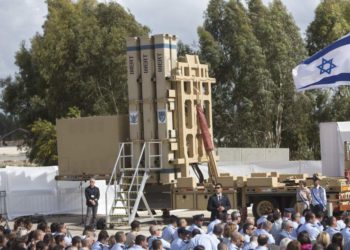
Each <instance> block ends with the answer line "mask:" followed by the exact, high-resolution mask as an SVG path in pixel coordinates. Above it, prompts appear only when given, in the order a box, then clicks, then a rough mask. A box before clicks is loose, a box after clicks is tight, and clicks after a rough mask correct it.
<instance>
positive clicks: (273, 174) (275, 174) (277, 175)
mask: <svg viewBox="0 0 350 250" xmlns="http://www.w3.org/2000/svg"><path fill="white" fill-rule="evenodd" d="M270 176H271V177H280V174H279V173H277V172H271V174H270Z"/></svg>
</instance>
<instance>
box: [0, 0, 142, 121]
mask: <svg viewBox="0 0 350 250" xmlns="http://www.w3.org/2000/svg"><path fill="white" fill-rule="evenodd" d="M47 4H48V16H47V20H46V21H45V23H44V25H43V34H42V35H41V34H36V35H35V36H34V37H33V38H32V40H31V47H30V48H27V47H26V46H25V44H24V43H23V44H22V45H21V47H20V50H19V51H18V52H17V54H16V64H17V65H18V67H19V72H18V74H17V75H16V77H15V79H14V80H10V81H3V85H4V87H5V89H4V93H3V101H2V103H1V107H2V108H3V109H4V110H5V112H9V113H11V114H13V115H16V116H18V118H19V121H20V123H21V125H22V126H28V125H30V124H32V123H33V122H34V121H36V120H38V119H39V118H41V119H45V120H48V121H50V122H54V121H55V119H56V118H57V117H62V116H63V115H65V114H66V112H67V110H68V108H69V107H72V106H76V107H78V108H79V109H80V110H81V112H82V115H83V116H87V115H98V114H119V113H126V112H127V92H126V70H125V64H126V53H125V51H126V42H125V38H126V37H128V36H139V35H146V34H148V31H149V30H148V28H146V27H144V26H142V25H140V24H139V23H137V22H136V21H135V18H134V17H133V16H132V15H131V14H130V13H127V12H126V11H125V10H124V9H123V7H121V6H120V5H119V4H117V3H115V2H110V3H108V4H103V3H97V1H96V0H79V1H76V2H73V1H70V0H48V1H47Z"/></svg>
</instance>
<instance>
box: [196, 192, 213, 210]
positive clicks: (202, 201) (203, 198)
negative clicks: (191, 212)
mask: <svg viewBox="0 0 350 250" xmlns="http://www.w3.org/2000/svg"><path fill="white" fill-rule="evenodd" d="M209 197H210V194H208V193H197V196H196V202H197V207H196V209H198V210H207V205H208V200H209Z"/></svg>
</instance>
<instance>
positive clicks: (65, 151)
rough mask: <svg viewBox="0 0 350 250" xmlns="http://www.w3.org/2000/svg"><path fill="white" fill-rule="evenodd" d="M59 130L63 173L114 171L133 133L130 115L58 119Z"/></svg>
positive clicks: (60, 170)
mask: <svg viewBox="0 0 350 250" xmlns="http://www.w3.org/2000/svg"><path fill="white" fill-rule="evenodd" d="M56 131H57V150H58V166H59V175H60V176H77V175H110V174H111V173H112V171H113V167H114V163H115V161H116V159H117V155H118V151H119V147H120V144H119V143H121V142H125V141H126V139H127V138H126V137H127V136H128V134H129V126H128V117H127V116H120V115H118V116H91V117H84V118H74V119H72V118H69V119H58V120H56ZM126 160H127V159H126ZM129 167H130V166H129Z"/></svg>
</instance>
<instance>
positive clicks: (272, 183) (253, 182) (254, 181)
mask: <svg viewBox="0 0 350 250" xmlns="http://www.w3.org/2000/svg"><path fill="white" fill-rule="evenodd" d="M278 184H279V183H278V179H277V177H252V178H247V186H248V187H277V186H279V185H278Z"/></svg>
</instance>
